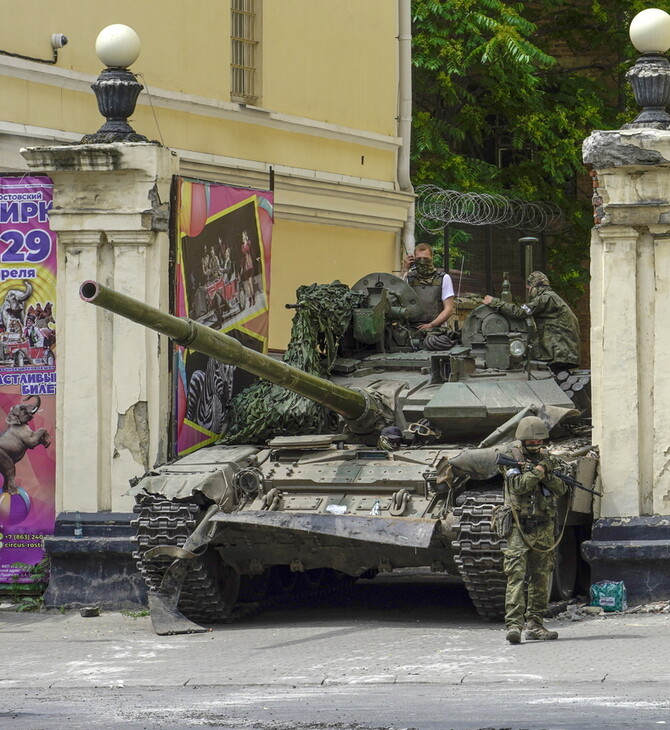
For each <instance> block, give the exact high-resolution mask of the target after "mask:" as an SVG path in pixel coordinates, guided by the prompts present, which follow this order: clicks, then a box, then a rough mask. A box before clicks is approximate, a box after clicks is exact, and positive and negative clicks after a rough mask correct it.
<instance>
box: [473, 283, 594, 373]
mask: <svg viewBox="0 0 670 730" xmlns="http://www.w3.org/2000/svg"><path fill="white" fill-rule="evenodd" d="M527 284H528V297H529V299H528V302H527V303H526V304H522V305H521V306H520V307H519V306H517V305H516V304H511V303H510V302H504V301H503V300H502V299H498V297H492V296H489V295H487V296H486V297H484V299H483V303H484V304H487V305H488V306H489V307H493V309H497V310H498V311H500V312H502V313H503V314H504V315H506V316H507V317H511V318H512V319H527V318H528V317H532V318H533V320H534V321H535V326H536V328H537V338H536V340H535V342H533V343H532V347H531V355H532V356H533V357H534V358H535V359H536V360H543V361H545V362H548V363H549V366H550V367H551V369H552V370H553V371H554V372H558V371H560V370H567V369H570V368H576V367H579V358H580V352H579V351H580V343H579V320H578V319H577V317H576V316H575V314H574V312H573V311H572V310H571V309H570V307H569V306H568V305H567V304H566V303H565V302H564V301H563V300H562V299H561V297H559V296H558V294H556V292H555V291H554V290H553V289H552V288H551V286H550V285H549V279H548V278H547V277H546V275H545V274H543V273H542V272H541V271H533V273H532V274H530V276H529V277H528V281H527Z"/></svg>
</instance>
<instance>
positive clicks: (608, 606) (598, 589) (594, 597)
mask: <svg viewBox="0 0 670 730" xmlns="http://www.w3.org/2000/svg"><path fill="white" fill-rule="evenodd" d="M591 605H592V606H600V607H601V608H603V609H604V610H605V611H625V610H626V609H627V608H628V601H627V600H626V586H625V585H624V584H623V581H614V580H603V581H601V582H600V583H594V584H593V585H592V586H591Z"/></svg>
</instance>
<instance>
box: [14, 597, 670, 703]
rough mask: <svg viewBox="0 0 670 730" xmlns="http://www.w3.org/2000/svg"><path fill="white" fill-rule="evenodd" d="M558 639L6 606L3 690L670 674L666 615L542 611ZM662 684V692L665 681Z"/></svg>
mask: <svg viewBox="0 0 670 730" xmlns="http://www.w3.org/2000/svg"><path fill="white" fill-rule="evenodd" d="M547 625H548V626H550V627H551V628H554V629H556V630H558V631H559V634H560V637H559V639H558V640H557V641H550V642H529V643H523V644H521V645H520V646H510V645H508V644H507V643H506V641H505V638H504V637H505V632H504V629H503V627H502V625H501V624H487V623H483V622H481V621H480V620H479V619H478V618H477V617H476V616H475V615H474V612H473V611H472V610H471V609H470V608H468V609H462V608H461V609H458V608H456V609H454V610H450V609H449V608H445V607H439V606H437V607H434V609H431V610H430V611H426V610H418V611H417V612H416V613H413V609H412V607H409V608H408V610H405V611H403V612H402V614H401V615H398V612H397V611H393V612H386V613H384V612H383V611H381V612H374V611H373V612H372V615H369V613H368V612H365V611H354V612H352V611H350V610H346V609H342V608H337V607H335V608H332V607H328V608H316V609H314V608H310V609H306V610H305V611H298V612H296V609H292V610H290V611H289V610H286V611H275V612H272V613H268V614H265V615H263V616H260V617H257V618H255V619H252V620H248V621H245V622H242V623H239V624H234V625H231V626H216V627H213V630H212V631H210V632H208V633H205V634H193V635H185V636H168V637H159V636H156V635H155V634H154V632H153V630H152V627H151V622H150V619H149V617H148V616H139V617H138V616H135V617H133V616H131V615H126V614H123V613H102V614H101V615H100V616H97V617H90V618H84V617H82V616H80V614H79V612H78V611H68V612H64V613H61V612H59V611H50V612H46V613H33V614H30V613H16V612H11V611H3V612H0V642H1V645H2V648H3V657H4V671H3V673H2V675H3V676H2V678H0V687H4V688H24V689H25V688H47V687H51V688H59V687H60V688H73V687H86V688H90V687H162V688H167V687H184V686H200V687H207V686H237V685H244V686H247V687H249V686H261V685H266V686H267V685H272V686H282V685H286V686H290V687H300V686H303V687H308V686H315V685H321V686H324V685H353V684H394V683H403V684H408V683H413V684H430V685H456V684H473V683H480V684H481V683H514V684H515V685H529V686H532V685H535V684H537V685H545V684H550V685H557V684H560V683H568V682H569V683H573V684H574V683H575V682H576V683H593V684H595V685H603V684H605V683H617V682H627V681H630V680H633V679H634V680H635V681H636V682H643V683H644V682H653V683H656V682H658V683H659V692H661V689H660V688H661V686H664V687H665V688H667V686H668V683H669V682H670V614H668V613H656V614H652V613H630V614H626V613H623V614H605V615H603V616H593V617H585V618H581V619H580V620H578V621H573V620H571V619H570V618H569V617H567V616H565V615H564V616H563V618H560V617H559V618H557V619H553V620H549V621H547ZM662 691H663V692H665V691H666V690H665V689H664V690H662Z"/></svg>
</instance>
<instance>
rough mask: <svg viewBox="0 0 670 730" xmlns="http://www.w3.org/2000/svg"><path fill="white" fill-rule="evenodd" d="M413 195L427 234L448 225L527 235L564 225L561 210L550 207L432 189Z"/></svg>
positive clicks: (420, 189)
mask: <svg viewBox="0 0 670 730" xmlns="http://www.w3.org/2000/svg"><path fill="white" fill-rule="evenodd" d="M416 194H417V199H416V220H417V223H418V224H419V225H420V226H421V228H423V230H424V231H427V232H428V233H441V232H442V229H443V228H444V226H445V225H446V224H448V223H462V224H469V225H474V226H485V225H496V226H499V227H501V228H519V229H522V230H524V231H529V232H530V231H544V230H547V229H548V228H554V229H555V228H560V227H561V225H562V224H564V223H565V219H564V216H563V212H562V211H561V209H560V208H559V207H558V206H556V205H551V204H550V203H539V202H530V201H527V200H520V199H517V198H508V197H505V196H504V195H498V194H490V193H464V192H462V191H460V190H443V189H442V188H439V187H437V186H436V185H419V186H418V187H417V188H416Z"/></svg>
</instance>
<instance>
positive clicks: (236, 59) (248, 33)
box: [230, 0, 258, 102]
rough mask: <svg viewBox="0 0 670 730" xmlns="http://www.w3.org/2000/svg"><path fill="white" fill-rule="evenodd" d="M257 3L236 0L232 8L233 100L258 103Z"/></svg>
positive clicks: (254, 0)
mask: <svg viewBox="0 0 670 730" xmlns="http://www.w3.org/2000/svg"><path fill="white" fill-rule="evenodd" d="M255 5H256V0H232V4H231V16H232V17H231V20H232V30H231V59H232V61H231V64H230V71H231V92H230V93H231V98H232V99H233V100H234V101H242V102H254V101H256V100H257V98H258V90H257V88H256V57H257V47H258V40H257V39H256V22H257V18H256V7H255Z"/></svg>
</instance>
